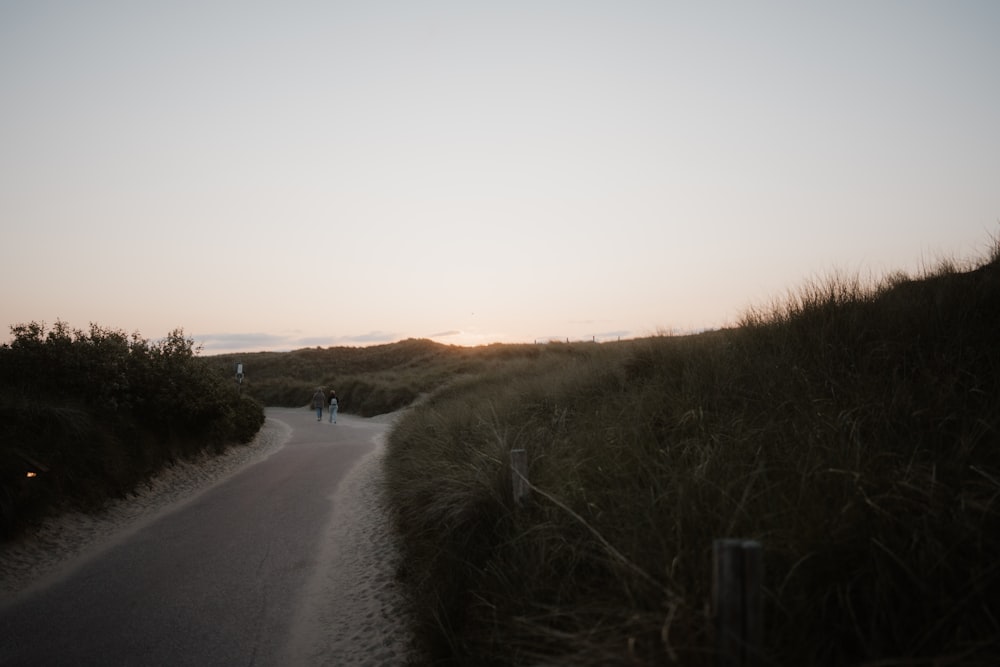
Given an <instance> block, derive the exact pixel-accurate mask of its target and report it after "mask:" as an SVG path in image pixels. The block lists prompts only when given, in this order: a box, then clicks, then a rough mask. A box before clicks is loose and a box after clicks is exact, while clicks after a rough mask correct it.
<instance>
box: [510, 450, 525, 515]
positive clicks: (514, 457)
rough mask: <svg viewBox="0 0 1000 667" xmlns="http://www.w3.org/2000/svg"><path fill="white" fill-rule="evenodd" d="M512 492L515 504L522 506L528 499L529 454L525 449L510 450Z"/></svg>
mask: <svg viewBox="0 0 1000 667" xmlns="http://www.w3.org/2000/svg"><path fill="white" fill-rule="evenodd" d="M510 477H511V490H512V492H513V495H514V504H515V505H520V504H521V503H522V502H524V499H525V498H527V497H528V493H529V492H530V488H529V487H528V452H527V451H525V450H523V449H512V450H510Z"/></svg>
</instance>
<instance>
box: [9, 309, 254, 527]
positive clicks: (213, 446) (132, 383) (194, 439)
mask: <svg viewBox="0 0 1000 667" xmlns="http://www.w3.org/2000/svg"><path fill="white" fill-rule="evenodd" d="M11 332H12V334H13V341H12V342H11V343H10V344H6V345H3V346H0V539H9V538H11V537H13V536H15V535H16V534H18V533H19V532H20V531H22V530H23V529H25V528H26V527H28V526H30V525H31V524H32V523H34V522H36V521H38V520H40V519H41V518H43V517H45V516H46V515H48V514H50V513H52V512H57V511H61V510H62V509H65V508H67V507H72V508H77V509H85V510H86V509H94V508H97V507H99V506H100V505H101V504H102V503H103V502H104V501H105V500H106V499H108V498H111V497H122V496H125V495H127V494H128V493H130V492H131V491H132V490H133V489H134V488H135V487H136V485H137V484H139V483H140V482H142V481H143V480H145V479H148V478H149V477H150V476H151V475H153V474H154V473H155V472H156V471H158V470H159V469H161V468H162V467H163V466H164V465H165V464H167V463H169V462H171V461H174V460H176V459H178V458H183V457H190V456H193V455H195V454H198V453H200V452H202V451H206V450H207V451H210V452H220V451H222V450H223V449H224V448H225V447H227V446H229V445H231V444H240V443H247V442H250V441H251V440H252V439H253V437H254V435H256V433H257V431H258V430H259V429H260V427H261V426H262V425H263V423H264V411H263V407H262V406H261V404H260V403H259V402H257V401H255V400H253V399H252V398H250V397H247V396H241V395H240V394H239V393H238V392H237V390H236V388H235V386H234V385H233V384H232V383H231V381H230V379H229V378H228V377H224V376H223V375H221V374H220V373H219V372H218V370H217V368H216V367H215V366H214V365H211V364H208V363H206V361H205V360H204V359H203V358H200V357H198V356H197V355H196V354H195V350H194V347H193V341H192V340H190V339H188V338H185V336H184V334H183V331H181V330H176V331H174V332H172V333H171V334H170V335H169V336H167V337H166V338H165V339H164V340H162V341H159V342H154V343H151V342H149V341H148V340H146V339H143V338H141V337H139V336H138V335H137V334H136V335H133V336H127V335H126V334H124V333H122V332H120V331H114V330H109V329H104V328H102V327H99V326H97V325H91V327H90V330H89V331H87V332H84V331H81V330H78V329H71V328H70V327H69V325H67V324H66V323H64V322H56V324H55V326H54V327H52V328H51V329H48V328H47V327H46V326H45V325H44V324H39V323H37V322H32V323H30V324H21V325H16V326H13V327H11Z"/></svg>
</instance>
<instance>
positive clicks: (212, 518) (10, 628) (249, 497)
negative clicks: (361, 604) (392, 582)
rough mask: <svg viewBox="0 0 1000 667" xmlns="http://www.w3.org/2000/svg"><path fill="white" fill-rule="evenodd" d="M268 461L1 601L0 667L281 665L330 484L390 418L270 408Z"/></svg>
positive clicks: (317, 547)
mask: <svg viewBox="0 0 1000 667" xmlns="http://www.w3.org/2000/svg"><path fill="white" fill-rule="evenodd" d="M269 416H270V418H272V419H278V420H279V421H282V422H284V423H286V424H287V425H288V426H289V427H291V429H292V432H291V435H290V438H289V440H288V441H287V442H286V444H285V445H284V446H283V447H281V448H280V449H279V450H278V451H276V452H275V453H274V454H272V455H271V456H270V457H268V458H266V459H264V460H262V461H259V462H257V463H255V464H252V465H250V466H248V467H246V468H244V469H243V470H241V471H239V472H238V473H237V474H235V475H233V476H231V477H229V478H227V479H226V480H225V481H223V482H221V483H219V484H218V485H216V486H214V487H212V488H210V489H209V490H207V491H205V492H203V493H202V494H200V495H198V496H197V497H195V498H194V499H193V500H189V501H187V502H184V503H179V504H178V505H177V506H176V507H175V508H171V510H170V511H168V512H165V513H164V514H161V515H159V517H158V518H157V519H156V520H154V521H152V522H151V523H149V524H147V525H145V526H143V527H142V528H140V529H139V530H137V531H135V532H134V533H132V534H130V535H128V536H127V537H126V538H124V539H122V540H119V541H117V542H115V543H113V544H111V545H109V546H108V547H107V548H106V549H104V550H102V551H99V552H98V553H97V554H96V555H92V556H90V557H88V558H86V559H83V560H82V561H81V562H80V563H79V564H78V565H75V566H73V567H71V568H70V569H68V570H67V571H65V572H64V573H62V574H61V575H60V576H59V577H58V578H54V579H53V580H52V581H49V582H46V583H45V584H44V585H42V586H39V587H35V588H33V589H30V590H28V591H26V592H24V593H23V594H21V595H19V596H17V597H16V598H15V599H13V600H8V601H5V602H3V603H2V604H0V665H3V666H5V667H7V666H10V667H13V666H15V665H32V666H48V665H109V666H111V665H142V666H146V665H172V666H181V665H199V666H205V665H258V666H262V665H288V664H294V658H291V657H290V656H294V655H296V652H295V647H294V646H291V644H292V643H294V642H293V638H295V637H298V638H299V639H295V641H300V640H301V635H302V629H301V628H295V627H294V626H295V625H296V623H297V619H301V618H302V613H301V611H302V609H303V605H304V604H305V599H306V598H307V597H308V591H307V590H306V589H307V587H308V585H309V582H310V581H311V580H313V579H314V578H315V574H316V571H317V568H321V567H322V566H323V563H322V558H321V557H320V556H321V553H322V544H321V542H322V536H323V534H324V531H325V530H326V527H327V524H328V523H329V522H330V520H331V517H332V516H333V510H334V500H333V498H334V494H335V491H336V490H337V485H338V483H339V482H340V481H341V480H342V479H344V477H345V475H346V473H347V472H348V471H349V470H350V469H351V467H352V466H353V465H355V464H356V463H357V462H359V461H360V460H361V459H362V458H363V457H364V456H365V455H366V454H368V453H370V452H372V451H373V449H374V448H375V447H376V444H375V441H376V438H377V437H379V436H380V435H384V432H385V430H386V429H387V428H388V425H386V424H383V423H378V422H377V421H371V420H362V419H357V418H352V417H351V416H349V415H342V416H341V417H340V418H339V419H338V422H339V423H337V424H330V423H328V422H327V419H326V415H324V419H323V421H321V422H318V421H317V420H316V415H315V412H313V411H307V410H305V409H301V410H291V409H289V410H269Z"/></svg>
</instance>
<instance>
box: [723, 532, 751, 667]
mask: <svg viewBox="0 0 1000 667" xmlns="http://www.w3.org/2000/svg"><path fill="white" fill-rule="evenodd" d="M763 576H764V559H763V551H762V549H761V546H760V543H759V542H755V541H752V540H734V539H720V540H715V541H714V542H713V543H712V613H713V615H714V617H715V648H716V664H717V665H719V667H752V666H753V665H757V664H759V663H760V650H761V648H762V644H763V639H764V637H763V635H764V622H763V609H762V606H763V599H762V597H761V582H762V580H763Z"/></svg>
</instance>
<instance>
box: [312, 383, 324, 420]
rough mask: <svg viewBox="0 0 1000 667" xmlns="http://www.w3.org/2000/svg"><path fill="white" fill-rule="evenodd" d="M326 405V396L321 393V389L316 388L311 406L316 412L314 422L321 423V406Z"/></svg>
mask: <svg viewBox="0 0 1000 667" xmlns="http://www.w3.org/2000/svg"><path fill="white" fill-rule="evenodd" d="M324 405H326V395H325V394H324V393H323V387H317V388H316V393H315V394H313V401H312V406H313V408H314V409H315V410H316V421H318V422H321V421H323V406H324Z"/></svg>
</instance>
